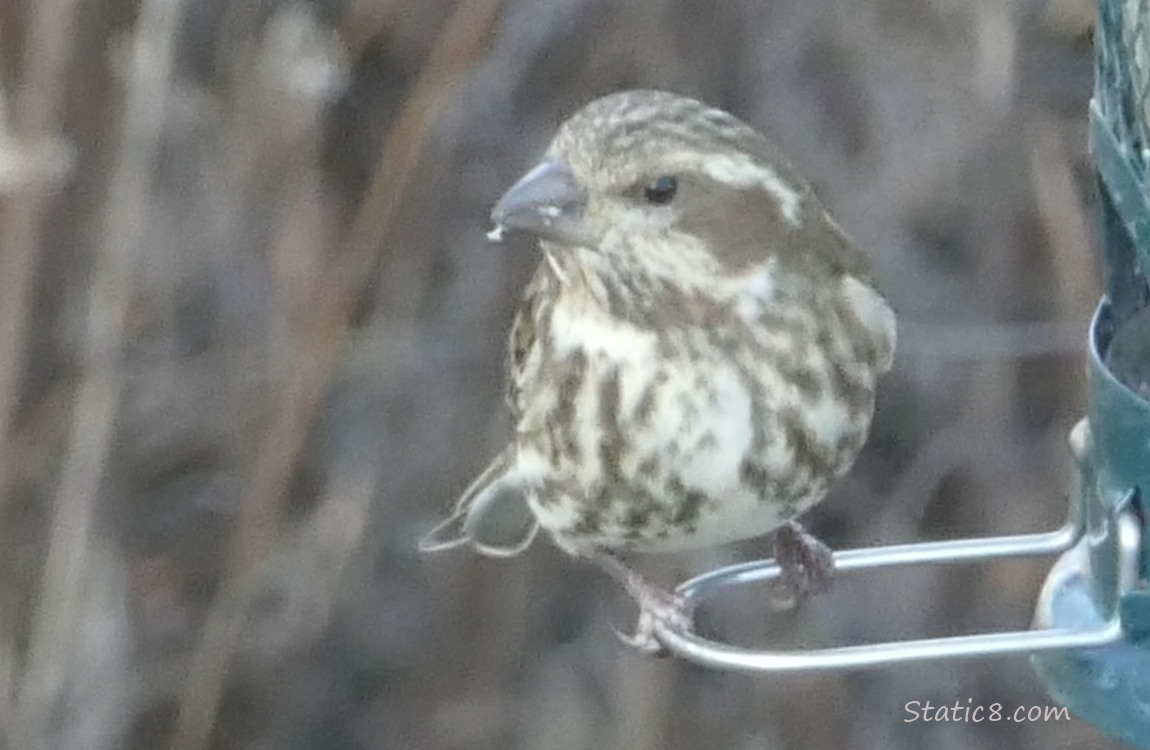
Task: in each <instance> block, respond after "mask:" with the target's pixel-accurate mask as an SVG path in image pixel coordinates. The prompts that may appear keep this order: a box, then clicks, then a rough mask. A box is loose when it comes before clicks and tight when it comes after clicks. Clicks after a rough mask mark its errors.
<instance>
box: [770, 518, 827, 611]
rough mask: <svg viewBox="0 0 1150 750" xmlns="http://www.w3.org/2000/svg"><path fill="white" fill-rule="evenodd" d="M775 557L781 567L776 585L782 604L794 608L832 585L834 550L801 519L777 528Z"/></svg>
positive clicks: (784, 606)
mask: <svg viewBox="0 0 1150 750" xmlns="http://www.w3.org/2000/svg"><path fill="white" fill-rule="evenodd" d="M775 560H776V561H777V562H778V564H779V568H780V569H781V571H782V572H781V573H780V575H779V578H778V581H777V582H776V585H775V591H776V601H777V602H778V603H779V605H780V607H781V608H785V609H790V608H793V607H794V606H796V605H797V604H799V603H801V602H802V601H803V600H805V599H806V598H807V597H809V596H810V595H811V594H821V593H824V592H826V591H828V590H829V589H830V587H831V581H832V579H833V577H834V572H835V558H834V553H833V552H831V549H830V547H828V546H826V545H825V544H823V543H822V542H820V541H819V540H818V539H816V538H815V537H814V536H812V535H811V534H810V533H808V532H807V530H806V529H804V528H803V527H802V526H801V525H799V524H798V523H795V522H794V521H790V522H788V523H786V524H784V525H783V526H780V527H779V529H778V531H776V532H775Z"/></svg>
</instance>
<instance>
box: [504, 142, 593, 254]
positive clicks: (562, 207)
mask: <svg viewBox="0 0 1150 750" xmlns="http://www.w3.org/2000/svg"><path fill="white" fill-rule="evenodd" d="M586 206H587V194H586V192H585V191H584V190H583V188H582V186H580V185H579V182H578V180H576V179H575V175H574V174H573V173H572V172H571V167H569V166H567V164H566V163H564V162H563V161H562V160H560V159H552V158H549V159H546V160H544V161H543V162H541V163H539V164H538V165H537V166H536V167H535V168H534V169H532V170H531V171H530V172H528V173H527V174H525V175H523V177H521V178H520V179H519V182H516V183H515V184H514V185H512V186H511V189H509V190H508V191H507V192H506V193H504V194H503V197H502V198H500V199H499V202H498V203H496V204H495V208H494V209H493V210H492V212H491V221H492V223H494V224H495V233H496V236H498V234H499V233H501V232H502V230H504V229H511V230H522V231H524V232H529V233H531V234H534V235H536V236H537V237H540V238H541V239H545V240H552V241H554V242H558V243H561V244H564V245H590V244H591V237H590V233H589V232H588V230H587V226H586V224H585V223H584V221H583V211H584V209H585V208H586Z"/></svg>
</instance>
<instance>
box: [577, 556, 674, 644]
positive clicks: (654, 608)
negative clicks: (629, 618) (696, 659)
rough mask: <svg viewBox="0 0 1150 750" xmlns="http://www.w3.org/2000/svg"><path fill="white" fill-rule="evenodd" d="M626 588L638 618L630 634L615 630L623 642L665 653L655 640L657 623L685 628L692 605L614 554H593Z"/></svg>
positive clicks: (668, 626)
mask: <svg viewBox="0 0 1150 750" xmlns="http://www.w3.org/2000/svg"><path fill="white" fill-rule="evenodd" d="M595 560H596V562H597V563H598V564H599V566H600V567H601V568H603V569H604V570H606V571H607V573H609V574H610V575H611V577H612V578H614V579H615V580H616V581H618V582H619V583H620V584H622V585H623V588H625V589H626V590H627V593H628V594H629V595H630V596H631V598H632V599H634V600H635V603H636V604H637V605H638V606H639V618H638V620H637V621H636V624H635V630H634V632H633V633H631V634H630V635H628V634H626V633H623V632H620V631H619V630H615V635H617V636H618V637H619V640H621V641H622V642H623V643H624V644H626V645H628V646H630V647H631V648H633V649H635V650H636V651H638V652H640V653H642V654H647V655H648V656H666V655H667V653H668V651H667V649H666V647H665V646H663V644H662V642H660V641H659V637H658V634H657V626H658V625H660V624H661V625H663V626H664V627H667V628H672V629H675V630H679V631H683V632H687V631H690V630H691V629H692V627H693V626H694V612H693V610H694V607H693V605H692V604H691V603H690V602H688V601H687V600H686V599H684V598H683V597H681V596H678V595H676V594H674V593H672V592H670V591H667V590H666V589H664V588H662V587H660V586H657V585H656V584H653V583H651V582H650V581H648V580H647V579H645V578H643V577H642V576H640V575H639V574H638V573H636V572H635V571H633V570H631V569H630V568H628V567H627V566H626V565H624V564H623V563H622V562H620V561H619V559H618V558H616V557H614V556H612V555H610V554H608V553H601V554H600V555H597V556H596V558H595Z"/></svg>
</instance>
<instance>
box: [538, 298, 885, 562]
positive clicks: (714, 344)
mask: <svg viewBox="0 0 1150 750" xmlns="http://www.w3.org/2000/svg"><path fill="white" fill-rule="evenodd" d="M759 283H760V285H761V286H764V287H765V286H766V284H767V282H765V281H762V282H759ZM747 308H748V305H747V304H746V303H744V304H743V305H742V309H741V310H740V309H735V310H733V314H732V315H731V316H729V317H728V319H726V320H725V321H724V322H722V323H721V324H720V325H717V326H712V327H703V326H680V327H676V328H672V329H666V330H663V329H652V328H644V327H640V326H636V325H633V324H631V323H628V322H626V321H623V320H619V319H617V318H614V317H612V316H611V315H609V314H608V313H607V312H606V311H604V310H602V309H601V308H598V307H595V306H593V305H588V304H587V303H586V301H585V300H578V299H576V300H573V301H571V302H570V303H568V302H566V301H564V300H559V301H557V303H556V304H555V305H554V306H553V307H551V308H550V309H549V310H548V317H547V319H546V320H541V321H539V325H538V327H537V329H536V330H537V331H539V332H540V335H539V337H538V341H537V346H538V347H539V352H538V355H537V356H535V357H533V358H532V360H531V361H533V362H534V363H535V364H534V367H533V372H531V373H524V382H523V383H522V384H521V387H520V393H521V398H520V403H521V407H522V411H521V420H520V423H519V431H518V432H519V438H520V439H519V442H520V454H521V457H522V460H524V461H528V462H532V463H533V464H535V465H538V466H541V467H546V470H545V471H543V472H540V474H541V476H545V477H546V481H545V482H543V484H542V488H541V491H540V492H539V493H538V496H537V497H536V498H535V499H534V500H533V507H534V509H535V511H536V514H537V516H538V517H539V518H540V521H541V522H542V524H543V526H544V527H545V528H548V529H549V530H550V531H552V533H553V535H554V536H556V538H557V539H558V540H559V541H560V543H561V544H564V545H565V546H569V547H578V546H580V545H582V544H591V545H593V546H602V545H608V546H622V547H634V548H643V547H644V546H657V547H659V548H661V549H666V548H668V547H671V548H673V547H676V546H680V547H683V546H685V547H690V546H695V545H701V544H714V543H717V542H721V541H730V540H733V539H738V538H744V537H749V536H755V535H758V534H761V533H765V532H766V531H768V530H770V529H771V528H774V527H775V526H777V525H778V524H779V523H781V522H783V521H785V520H787V519H788V518H790V517H793V516H794V515H796V514H797V513H799V512H801V511H802V510H803V509H805V508H806V507H808V506H809V505H810V504H811V503H813V502H815V501H817V500H818V499H819V498H820V497H821V496H822V495H823V494H824V493H825V491H826V489H827V487H828V486H829V484H830V482H831V481H832V480H833V479H834V478H835V477H837V476H839V475H841V474H842V473H843V472H844V471H845V470H846V468H847V467H848V466H849V465H850V463H851V462H852V461H853V459H854V456H855V455H856V454H857V452H858V449H859V447H861V445H862V442H863V440H864V439H865V434H866V430H867V427H868V426H869V421H870V415H871V411H872V409H873V387H874V373H873V372H868V367H867V366H866V364H865V363H863V362H859V361H854V360H853V359H852V356H851V355H850V354H849V353H848V354H846V355H844V356H842V357H838V359H836V358H835V353H836V352H837V351H839V349H840V348H841V349H843V351H849V350H850V347H849V346H845V345H844V347H837V346H836V345H834V343H833V341H832V339H833V338H834V335H835V334H834V333H833V332H827V331H823V330H821V329H820V328H819V326H820V325H825V324H826V320H827V319H828V318H827V316H825V315H821V313H820V311H811V312H810V314H809V315H808V316H807V318H806V319H804V320H800V319H799V317H798V316H797V314H791V315H790V316H789V317H788V316H779V315H774V316H772V315H769V314H768V315H749V314H748V315H744V313H745V312H746V310H747ZM756 312H757V311H756ZM792 312H793V311H792ZM820 317H821V318H822V321H821V322H820ZM848 391H849V393H848ZM848 396H849V397H848Z"/></svg>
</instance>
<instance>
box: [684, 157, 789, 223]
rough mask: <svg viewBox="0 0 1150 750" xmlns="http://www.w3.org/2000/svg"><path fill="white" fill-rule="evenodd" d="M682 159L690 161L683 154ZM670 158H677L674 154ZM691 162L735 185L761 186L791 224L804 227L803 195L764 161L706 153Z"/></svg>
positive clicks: (707, 172)
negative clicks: (760, 162)
mask: <svg viewBox="0 0 1150 750" xmlns="http://www.w3.org/2000/svg"><path fill="white" fill-rule="evenodd" d="M683 156H684V159H683V161H688V159H687V158H686V157H687V155H686V154H684V155H683ZM669 161H672V162H674V161H677V160H676V159H674V157H672V158H671V159H670V160H669ZM689 161H690V162H691V165H692V166H693V167H695V168H697V169H699V170H700V171H702V172H703V173H705V174H706V175H707V176H708V177H710V178H711V179H713V180H715V181H717V182H721V183H723V184H724V185H731V186H732V187H739V188H750V187H759V188H762V189H763V190H766V191H767V192H768V193H770V194H771V196H772V197H774V199H775V200H776V201H778V204H779V211H780V212H781V213H782V214H783V218H785V219H786V220H787V222H788V223H790V224H791V226H794V227H800V226H802V223H803V222H802V212H803V196H802V193H800V192H799V191H798V190H796V189H795V188H794V187H793V186H792V185H791V184H790V183H788V182H787V181H786V180H784V179H783V178H782V177H779V173H778V172H776V171H775V170H773V169H771V168H770V167H768V166H765V165H763V164H758V163H756V162H755V161H753V160H752V159H750V158H749V157H748V156H746V155H745V154H735V155H731V154H707V155H706V156H704V157H703V158H701V159H700V158H699V157H698V155H695V156H694V157H693V158H691V159H690V160H689Z"/></svg>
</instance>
